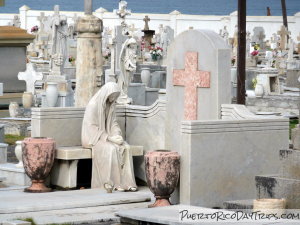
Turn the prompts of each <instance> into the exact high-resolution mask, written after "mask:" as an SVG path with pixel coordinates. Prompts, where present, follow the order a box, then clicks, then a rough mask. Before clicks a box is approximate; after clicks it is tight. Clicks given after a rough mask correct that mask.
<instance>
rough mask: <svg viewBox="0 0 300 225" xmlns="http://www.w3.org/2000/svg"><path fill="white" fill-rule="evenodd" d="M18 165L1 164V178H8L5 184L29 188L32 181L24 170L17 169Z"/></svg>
mask: <svg viewBox="0 0 300 225" xmlns="http://www.w3.org/2000/svg"><path fill="white" fill-rule="evenodd" d="M15 165H16V164H12V163H6V164H0V177H6V181H5V183H7V184H12V185H21V186H28V185H30V183H31V182H30V179H29V177H28V176H27V175H26V174H25V171H24V168H17V167H16V166H15Z"/></svg>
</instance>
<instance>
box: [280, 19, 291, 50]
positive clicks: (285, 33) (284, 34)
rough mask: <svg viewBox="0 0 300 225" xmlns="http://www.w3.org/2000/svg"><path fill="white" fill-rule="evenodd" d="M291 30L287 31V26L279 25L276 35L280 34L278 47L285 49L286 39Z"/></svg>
mask: <svg viewBox="0 0 300 225" xmlns="http://www.w3.org/2000/svg"><path fill="white" fill-rule="evenodd" d="M290 33H291V32H289V31H288V30H287V28H286V27H285V26H283V25H282V26H281V29H280V30H279V31H278V32H277V34H278V35H280V45H279V49H280V50H281V51H282V50H286V46H287V41H288V35H289V34H290Z"/></svg>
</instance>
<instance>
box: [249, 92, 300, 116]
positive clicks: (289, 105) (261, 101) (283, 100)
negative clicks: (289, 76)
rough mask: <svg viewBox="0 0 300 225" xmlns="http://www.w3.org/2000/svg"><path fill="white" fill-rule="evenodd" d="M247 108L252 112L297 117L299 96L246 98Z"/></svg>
mask: <svg viewBox="0 0 300 225" xmlns="http://www.w3.org/2000/svg"><path fill="white" fill-rule="evenodd" d="M246 105H247V108H248V109H249V110H250V111H252V112H257V111H262V112H280V113H287V112H289V113H293V114H295V115H299V96H284V95H277V96H264V97H263V98H247V100H246Z"/></svg>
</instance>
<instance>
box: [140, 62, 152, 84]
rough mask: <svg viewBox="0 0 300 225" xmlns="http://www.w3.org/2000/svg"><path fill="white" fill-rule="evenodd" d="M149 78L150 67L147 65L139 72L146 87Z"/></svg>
mask: <svg viewBox="0 0 300 225" xmlns="http://www.w3.org/2000/svg"><path fill="white" fill-rule="evenodd" d="M150 78H151V73H150V68H149V67H146V68H143V69H142V72H141V80H142V83H143V84H145V85H146V87H148V85H149V82H150Z"/></svg>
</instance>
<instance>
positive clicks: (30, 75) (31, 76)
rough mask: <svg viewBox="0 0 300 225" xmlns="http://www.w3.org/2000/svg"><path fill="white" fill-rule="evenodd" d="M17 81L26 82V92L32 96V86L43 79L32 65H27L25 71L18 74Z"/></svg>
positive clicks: (33, 91)
mask: <svg viewBox="0 0 300 225" xmlns="http://www.w3.org/2000/svg"><path fill="white" fill-rule="evenodd" d="M18 79H19V80H24V81H25V82H26V91H27V92H31V93H32V94H34V93H35V89H34V84H35V82H36V81H37V80H42V79H43V74H42V73H41V72H36V70H35V67H34V65H33V64H32V63H27V65H26V71H25V72H19V74H18Z"/></svg>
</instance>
